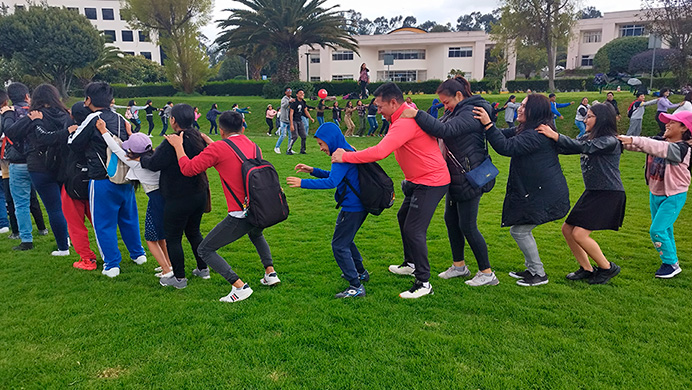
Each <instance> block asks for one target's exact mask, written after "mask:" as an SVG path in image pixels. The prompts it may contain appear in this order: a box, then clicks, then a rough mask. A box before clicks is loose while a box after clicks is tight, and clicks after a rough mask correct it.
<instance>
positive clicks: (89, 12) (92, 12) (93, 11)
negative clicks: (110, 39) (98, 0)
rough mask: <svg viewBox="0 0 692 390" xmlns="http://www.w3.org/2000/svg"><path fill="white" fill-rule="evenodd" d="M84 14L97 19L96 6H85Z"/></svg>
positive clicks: (88, 17)
mask: <svg viewBox="0 0 692 390" xmlns="http://www.w3.org/2000/svg"><path fill="white" fill-rule="evenodd" d="M84 16H86V17H87V19H89V20H96V8H84Z"/></svg>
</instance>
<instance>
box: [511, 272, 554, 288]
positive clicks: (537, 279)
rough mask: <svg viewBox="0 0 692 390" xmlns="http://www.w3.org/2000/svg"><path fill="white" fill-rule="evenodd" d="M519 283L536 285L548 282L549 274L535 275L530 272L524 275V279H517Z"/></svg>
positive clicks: (528, 285) (525, 285)
mask: <svg viewBox="0 0 692 390" xmlns="http://www.w3.org/2000/svg"><path fill="white" fill-rule="evenodd" d="M517 284H518V285H520V286H524V287H535V286H541V285H544V284H548V275H543V276H540V275H533V274H531V273H529V276H526V277H524V279H520V280H517Z"/></svg>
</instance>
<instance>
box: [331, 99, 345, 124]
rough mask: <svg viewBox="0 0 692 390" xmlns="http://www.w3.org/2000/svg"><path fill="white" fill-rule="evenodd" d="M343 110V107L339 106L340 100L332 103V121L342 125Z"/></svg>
mask: <svg viewBox="0 0 692 390" xmlns="http://www.w3.org/2000/svg"><path fill="white" fill-rule="evenodd" d="M341 111H343V109H342V108H341V107H339V102H334V103H332V121H334V123H336V125H337V126H339V127H341Z"/></svg>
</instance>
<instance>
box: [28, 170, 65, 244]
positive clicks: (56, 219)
mask: <svg viewBox="0 0 692 390" xmlns="http://www.w3.org/2000/svg"><path fill="white" fill-rule="evenodd" d="M30 175H31V182H32V183H34V187H35V188H36V191H37V192H38V195H39V196H40V197H41V200H42V201H43V205H44V206H45V207H46V211H47V212H48V222H50V228H51V230H53V236H54V237H55V242H56V243H57V244H58V250H61V251H66V250H68V249H70V248H69V245H67V237H68V233H67V220H65V215H64V214H63V213H62V201H61V200H60V184H58V182H57V181H55V179H54V178H53V175H51V174H49V173H43V172H31V173H30Z"/></svg>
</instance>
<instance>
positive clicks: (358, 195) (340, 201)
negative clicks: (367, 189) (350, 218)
mask: <svg viewBox="0 0 692 390" xmlns="http://www.w3.org/2000/svg"><path fill="white" fill-rule="evenodd" d="M341 182H342V183H343V182H345V183H346V185H347V186H348V188H350V189H351V192H353V194H354V195H355V196H356V197H358V199H360V194H359V193H358V192H357V191H356V189H355V188H353V186H352V185H351V182H350V181H348V179H347V178H346V176H344V179H343V180H341ZM345 199H346V189H344V191H343V192H342V193H340V194H339V200H338V201H337V202H336V208H337V209H338V208H339V207H341V204H342V203H344V200H345ZM361 202H362V201H361Z"/></svg>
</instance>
